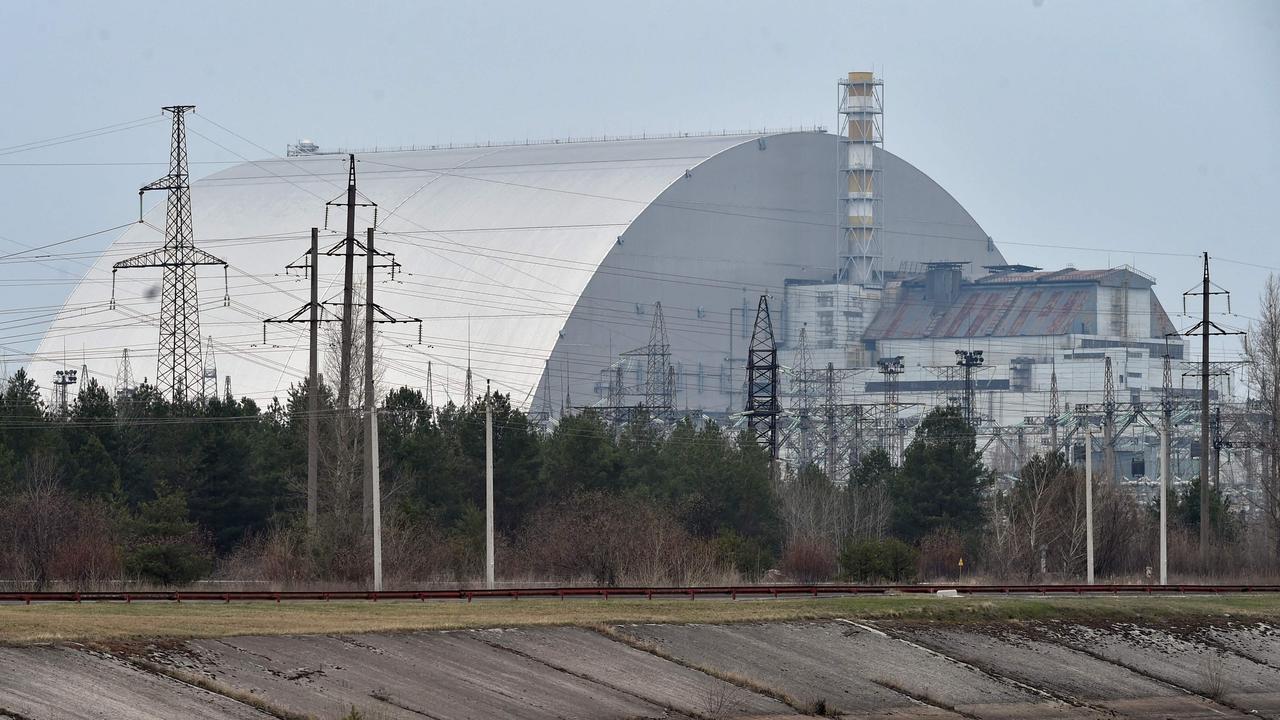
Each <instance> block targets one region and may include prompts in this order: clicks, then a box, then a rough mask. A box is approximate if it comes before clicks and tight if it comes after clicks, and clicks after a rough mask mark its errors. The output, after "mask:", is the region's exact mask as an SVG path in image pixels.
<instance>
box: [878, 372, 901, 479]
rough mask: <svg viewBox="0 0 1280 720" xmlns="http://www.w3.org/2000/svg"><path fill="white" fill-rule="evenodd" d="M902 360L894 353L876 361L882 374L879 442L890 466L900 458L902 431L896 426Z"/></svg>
mask: <svg viewBox="0 0 1280 720" xmlns="http://www.w3.org/2000/svg"><path fill="white" fill-rule="evenodd" d="M902 360H903V357H902V356H901V355H896V356H894V357H889V358H880V359H879V360H877V361H876V365H877V366H878V369H879V372H880V374H881V375H883V376H884V410H883V413H884V415H883V417H884V423H883V425H884V427H883V432H884V435H883V436H882V437H881V438H880V442H881V448H882V449H884V450H885V452H886V453H887V454H888V455H889V465H890V466H892V467H898V463H899V462H900V460H901V458H902V433H901V432H899V430H900V429H901V428H899V427H898V376H900V375H902V373H903V372H905V371H906V365H904V364H903V363H902Z"/></svg>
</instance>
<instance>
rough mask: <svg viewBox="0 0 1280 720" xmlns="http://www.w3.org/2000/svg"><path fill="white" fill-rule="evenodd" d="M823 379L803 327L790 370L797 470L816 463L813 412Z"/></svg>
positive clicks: (791, 442) (792, 445) (791, 437)
mask: <svg viewBox="0 0 1280 720" xmlns="http://www.w3.org/2000/svg"><path fill="white" fill-rule="evenodd" d="M818 382H820V380H819V379H818V378H817V377H815V376H814V373H813V354H812V353H811V352H810V350H809V339H808V336H807V333H806V331H805V328H804V327H801V328H800V342H799V345H798V347H797V348H796V360H795V365H794V366H793V367H792V368H791V382H790V388H789V389H790V391H791V393H790V394H791V414H792V415H794V416H795V419H796V420H795V427H794V429H793V430H792V432H790V433H788V434H789V437H788V443H787V444H788V447H789V448H792V451H793V452H794V454H795V459H796V464H797V466H798V467H801V468H803V467H805V466H806V465H809V464H810V463H813V462H814V461H815V460H816V458H815V454H816V453H815V450H816V445H817V443H816V440H817V438H816V437H815V424H816V423H815V417H814V410H815V408H816V406H817V389H818V388H817V387H816V386H817V383H818Z"/></svg>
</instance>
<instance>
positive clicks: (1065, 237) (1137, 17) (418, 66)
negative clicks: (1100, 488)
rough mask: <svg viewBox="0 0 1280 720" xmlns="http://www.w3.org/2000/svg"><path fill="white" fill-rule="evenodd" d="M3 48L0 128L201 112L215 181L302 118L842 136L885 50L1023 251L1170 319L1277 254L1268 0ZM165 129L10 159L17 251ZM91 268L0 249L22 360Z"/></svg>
mask: <svg viewBox="0 0 1280 720" xmlns="http://www.w3.org/2000/svg"><path fill="white" fill-rule="evenodd" d="M0 48H3V50H2V51H0V52H2V53H3V56H2V59H3V63H0V66H2V67H3V68H4V69H3V70H0V88H3V91H4V92H3V95H4V98H5V103H4V105H5V111H4V114H3V119H2V120H0V128H3V131H2V132H0V147H3V148H11V147H12V146H14V145H18V144H21V143H26V142H30V141H35V140H41V139H44V138H50V137H54V136H61V135H65V134H68V133H74V132H79V131H84V130H90V129H93V128H99V127H103V126H106V125H109V124H113V123H118V122H123V121H128V120H133V119H136V118H140V117H144V116H148V115H154V116H156V117H159V108H160V106H162V105H170V104H178V103H182V104H194V105H197V106H198V108H199V109H198V117H199V119H198V120H193V121H192V124H191V128H192V129H193V130H197V131H199V132H200V133H202V134H203V135H205V136H207V137H208V138H209V139H205V138H204V137H200V136H197V135H194V134H193V135H192V136H191V138H190V145H191V158H192V161H193V165H192V173H193V174H194V175H195V176H197V177H199V176H202V175H205V174H209V173H212V172H214V171H216V170H218V169H221V168H223V167H225V166H226V165H225V164H219V163H220V162H221V163H225V162H226V161H231V160H236V159H237V156H245V157H250V158H254V159H257V158H262V157H266V156H268V155H269V154H283V152H284V149H285V145H286V144H287V143H290V142H294V141H296V140H297V139H299V138H302V137H307V138H311V139H314V140H315V141H316V142H318V143H320V144H321V145H328V146H334V145H342V146H358V147H368V146H373V145H398V144H415V143H416V144H430V143H447V142H472V141H484V140H509V139H525V138H530V139H536V138H550V137H566V136H575V135H576V136H581V135H601V134H611V135H616V134H632V133H640V132H670V131H698V130H712V129H714V130H720V129H731V130H733V129H748V128H751V129H755V128H761V127H780V126H794V125H802V124H803V125H812V124H821V125H825V126H827V127H831V126H833V125H834V123H835V107H834V105H835V101H836V87H835V81H836V79H837V78H838V77H839V76H840V75H841V74H843V73H845V72H846V71H849V70H860V69H874V70H876V71H877V72H878V73H879V74H881V75H882V76H883V77H884V79H885V95H886V106H885V124H886V143H885V145H886V147H887V148H888V149H890V150H892V151H893V152H894V153H896V154H898V155H901V156H902V157H904V158H905V159H907V160H909V161H910V162H912V163H913V164H915V165H916V166H917V167H919V168H920V169H922V170H923V171H925V172H926V173H928V174H929V175H930V176H932V177H933V178H934V179H935V180H937V181H938V182H939V183H941V184H942V186H943V187H945V188H946V189H947V190H949V191H950V192H951V193H952V194H953V195H955V197H956V198H957V199H958V200H959V201H960V202H961V204H963V205H964V206H965V207H966V208H967V209H968V210H969V211H970V212H971V213H973V215H974V217H975V218H976V219H977V221H978V222H979V223H980V224H981V225H982V226H983V227H984V228H985V229H986V230H987V232H988V233H990V234H991V235H992V236H993V237H994V238H995V240H996V242H997V243H998V244H1000V245H1001V248H1002V250H1003V251H1004V253H1005V255H1006V257H1008V258H1009V260H1010V261H1012V262H1024V263H1029V264H1034V265H1040V266H1045V267H1050V268H1056V267H1060V266H1063V265H1067V264H1071V265H1075V266H1077V267H1103V266H1109V265H1118V264H1122V263H1129V264H1132V265H1135V266H1137V267H1138V268H1139V269H1140V270H1143V271H1145V272H1147V273H1150V274H1153V275H1155V276H1156V278H1157V280H1158V283H1159V285H1158V286H1157V290H1158V292H1159V294H1160V296H1161V298H1162V300H1163V301H1164V303H1165V305H1166V307H1167V308H1168V309H1169V310H1170V312H1171V313H1176V312H1178V311H1180V309H1181V293H1182V291H1183V290H1185V289H1187V288H1188V287H1189V286H1191V285H1192V284H1194V283H1196V282H1198V280H1199V277H1200V264H1199V261H1198V260H1197V259H1196V258H1195V257H1189V256H1190V255H1193V254H1195V253H1199V252H1201V251H1203V250H1206V249H1207V250H1209V251H1210V253H1211V254H1212V255H1213V256H1215V257H1218V258H1221V262H1215V264H1214V270H1215V273H1216V275H1215V278H1216V279H1220V281H1221V283H1222V284H1223V285H1225V286H1227V287H1228V288H1229V289H1230V290H1232V291H1233V300H1234V306H1233V307H1234V309H1235V310H1236V311H1237V312H1238V313H1240V314H1242V315H1244V316H1246V317H1244V318H1235V319H1229V320H1228V321H1229V322H1233V323H1235V324H1237V325H1240V324H1244V323H1247V321H1248V320H1247V316H1248V315H1252V314H1253V313H1254V311H1255V310H1256V307H1257V301H1256V299H1257V295H1258V292H1259V289H1260V287H1261V285H1262V283H1263V281H1264V280H1265V278H1266V274H1267V273H1268V272H1270V271H1271V270H1269V269H1267V268H1266V267H1256V266H1253V265H1248V264H1242V263H1253V264H1254V265H1261V266H1270V267H1271V269H1272V270H1274V269H1276V268H1280V251H1278V250H1277V249H1276V248H1277V234H1278V233H1277V231H1276V225H1275V215H1276V210H1277V208H1280V141H1278V139H1277V138H1278V136H1280V82H1278V81H1280V2H1274V1H1269V0H1263V1H1259V2H1172V1H1170V0H1160V1H1158V2H1114V1H1105V2H1065V1H1058V0H1043V1H1038V0H1037V1H1033V0H1018V1H1014V0H1010V1H1009V2H966V3H956V2H892V3H890V2H853V1H851V0H843V1H842V2H831V3H818V2H799V3H791V4H785V3H777V2H743V1H738V2H731V3H730V2H726V3H703V2H696V1H691V0H683V1H682V2H652V1H651V2H644V3H634V4H631V5H623V4H615V3H608V2H600V1H599V0H596V1H595V2H582V3H578V2H574V3H568V2H545V3H530V2H474V1H473V2H452V3H432V2H361V3H350V4H345V3H334V2H317V1H316V0H307V1H306V2H283V1H276V2H269V3H268V2H261V1H255V2H230V1H227V0H220V1H219V2H202V3H157V2H154V1H151V2H111V3H104V2H78V3H73V2H56V1H52V0H39V1H36V2H23V1H20V0H4V2H3V3H0ZM206 119H207V120H208V121H211V122H212V123H216V124H218V125H222V126H224V127H225V128H228V129H230V130H232V131H234V132H235V133H237V134H239V135H240V136H243V138H244V139H241V138H237V137H235V136H234V135H231V134H228V133H227V132H224V131H222V130H220V129H219V128H217V127H216V126H215V125H213V124H211V123H207V122H205V120H206ZM210 140H212V141H214V142H211V141H210ZM215 142H216V143H217V144H215ZM167 144H168V127H167V124H166V123H165V122H160V123H156V124H152V125H148V126H145V127H142V128H139V129H135V130H129V131H127V132H119V133H113V134H108V135H103V136H101V137H96V138H90V139H87V140H83V141H79V142H71V143H65V144H61V145H56V146H53V147H47V148H43V149H38V150H34V151H29V152H12V151H11V150H0V197H3V198H4V200H3V202H0V208H3V212H0V256H2V255H7V254H9V253H11V252H15V251H18V250H20V249H22V247H23V245H26V246H36V245H44V244H46V243H50V242H56V241H60V240H65V239H67V238H71V237H75V236H78V235H82V234H84V233H89V232H94V231H98V230H102V229H104V228H109V227H112V226H115V225H119V224H121V223H125V222H128V221H129V220H131V219H133V218H136V213H137V204H136V203H137V200H136V197H137V195H136V193H137V188H138V187H139V186H141V185H142V184H144V183H146V182H148V181H150V180H152V179H154V178H155V177H158V176H160V175H162V174H163V173H164V167H163V163H164V161H165V160H166V158H167V150H168V148H167ZM218 144H221V145H222V146H225V147H219V146H218ZM259 146H260V147H259ZM263 148H265V150H264V149H263ZM268 151H269V152H268ZM32 163H35V165H32ZM55 163H157V164H156V165H154V166H152V165H124V164H112V165H92V166H84V165H67V164H55ZM161 199H162V198H160V196H159V194H157V197H156V198H155V200H154V201H158V200H161ZM199 230H200V229H199V228H197V238H198V237H199ZM112 237H113V234H110V233H108V234H102V235H97V236H94V237H91V238H87V239H84V240H80V241H77V242H74V243H68V244H66V245H62V246H59V247H57V248H55V249H53V250H52V252H71V251H84V252H91V251H94V250H100V249H102V248H105V247H106V246H107V245H108V244H109V243H110V241H111V239H112ZM1074 248H1081V249H1074ZM1150 253H1169V255H1162V254H1150ZM1229 261H1237V262H1229ZM86 269H87V266H86V265H85V264H83V262H79V263H78V262H68V261H58V262H53V263H50V264H48V265H36V264H30V263H22V264H14V263H12V262H11V261H10V262H3V261H0V311H2V312H4V313H5V314H4V315H0V346H2V347H3V349H4V350H5V352H6V353H7V354H8V355H10V356H13V354H14V352H15V351H17V352H21V351H29V350H31V349H33V348H34V345H35V342H34V340H23V339H22V338H24V337H29V336H27V335H24V333H27V332H30V331H32V330H33V328H34V329H37V330H38V329H39V324H38V322H39V321H38V320H37V321H36V322H37V324H36V325H33V326H24V327H20V328H15V327H13V325H12V324H5V321H6V320H9V319H11V318H14V317H18V316H24V315H27V314H29V313H25V312H24V313H16V314H15V313H14V312H13V311H14V310H16V309H20V308H30V307H32V306H41V305H58V304H60V303H61V302H62V300H63V299H64V298H65V296H66V294H67V293H68V292H69V291H70V289H71V285H70V284H68V283H69V282H73V281H74V280H75V279H76V278H78V277H79V276H80V275H82V274H83V273H84V272H85V270H86ZM33 278H34V279H36V280H37V281H39V282H40V283H41V284H36V285H32V284H30V283H28V282H26V281H29V280H31V279H33ZM46 280H47V281H50V282H44V281H46ZM54 281H56V282H54ZM1224 309H1225V308H1224ZM1174 320H1175V324H1177V325H1179V326H1180V327H1184V326H1187V325H1188V324H1189V323H1188V322H1187V321H1186V320H1185V319H1184V318H1179V317H1175V318H1174ZM1223 347H1224V349H1225V345H1224V346H1223ZM11 369H12V368H11Z"/></svg>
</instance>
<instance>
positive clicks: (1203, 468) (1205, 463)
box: [1200, 252, 1209, 566]
mask: <svg viewBox="0 0 1280 720" xmlns="http://www.w3.org/2000/svg"><path fill="white" fill-rule="evenodd" d="M1201 293H1202V294H1203V296H1202V297H1201V298H1200V299H1201V301H1202V308H1201V317H1200V564H1201V566H1203V565H1204V563H1205V562H1206V561H1207V560H1208V557H1209V553H1208V550H1209V253H1207V252H1206V253H1205V254H1204V280H1203V284H1202V288H1201Z"/></svg>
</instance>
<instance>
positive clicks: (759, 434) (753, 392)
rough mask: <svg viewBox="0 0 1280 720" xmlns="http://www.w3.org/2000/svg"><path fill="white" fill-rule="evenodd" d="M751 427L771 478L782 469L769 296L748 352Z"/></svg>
mask: <svg viewBox="0 0 1280 720" xmlns="http://www.w3.org/2000/svg"><path fill="white" fill-rule="evenodd" d="M745 410H746V412H745V413H744V415H746V418H747V427H748V428H749V429H750V430H751V436H752V437H753V438H754V439H755V441H756V444H757V445H760V446H761V447H764V448H766V449H767V450H768V451H769V477H770V479H774V478H776V477H777V465H778V413H779V412H780V410H779V407H778V346H777V345H776V344H774V339H773V321H772V320H771V319H770V317H769V296H768V295H761V296H760V303H759V305H758V306H757V308H756V322H755V326H754V328H753V329H752V331H751V346H750V347H749V348H748V350H747V403H746V408H745Z"/></svg>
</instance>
